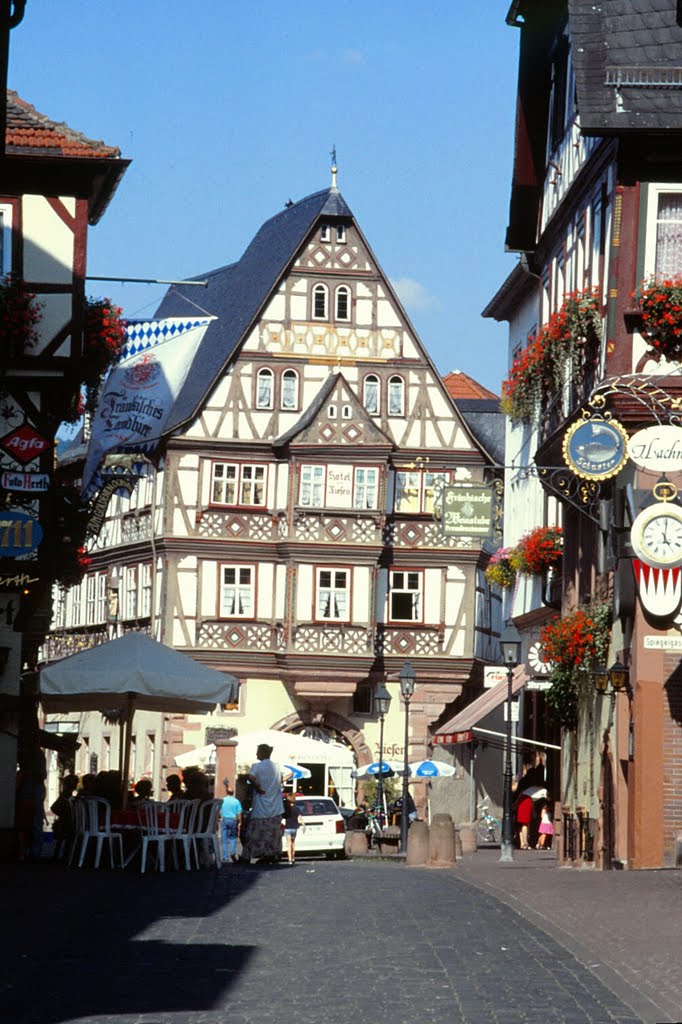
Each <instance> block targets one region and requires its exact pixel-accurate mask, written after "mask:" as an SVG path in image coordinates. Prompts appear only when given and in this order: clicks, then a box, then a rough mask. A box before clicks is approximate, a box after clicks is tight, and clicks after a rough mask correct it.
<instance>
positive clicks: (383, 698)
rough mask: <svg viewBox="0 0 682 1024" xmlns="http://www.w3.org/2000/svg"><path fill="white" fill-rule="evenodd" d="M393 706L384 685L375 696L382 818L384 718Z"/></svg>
mask: <svg viewBox="0 0 682 1024" xmlns="http://www.w3.org/2000/svg"><path fill="white" fill-rule="evenodd" d="M390 706H391V695H390V693H389V692H388V690H387V689H386V684H385V683H382V684H381V686H380V687H379V689H378V690H377V692H376V693H375V694H374V707H375V708H376V711H377V714H378V715H379V811H380V816H381V814H383V810H384V770H383V761H384V718H385V717H386V715H387V714H388V709H389V707H390Z"/></svg>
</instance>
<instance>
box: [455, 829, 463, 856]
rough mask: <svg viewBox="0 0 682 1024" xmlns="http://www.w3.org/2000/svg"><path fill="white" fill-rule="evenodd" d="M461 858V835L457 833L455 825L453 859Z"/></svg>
mask: <svg viewBox="0 0 682 1024" xmlns="http://www.w3.org/2000/svg"><path fill="white" fill-rule="evenodd" d="M461 859H462V837H461V836H460V834H459V829H458V828H457V827H455V860H461Z"/></svg>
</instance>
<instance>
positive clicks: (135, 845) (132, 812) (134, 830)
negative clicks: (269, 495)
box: [111, 807, 180, 868]
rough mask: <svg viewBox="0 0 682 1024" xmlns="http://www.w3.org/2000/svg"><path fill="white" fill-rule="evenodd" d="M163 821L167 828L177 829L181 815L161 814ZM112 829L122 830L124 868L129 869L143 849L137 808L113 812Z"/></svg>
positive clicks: (172, 812)
mask: <svg viewBox="0 0 682 1024" xmlns="http://www.w3.org/2000/svg"><path fill="white" fill-rule="evenodd" d="M161 820H162V823H163V825H164V826H165V827H166V828H170V829H176V828H177V827H178V825H179V824H180V815H179V814H178V813H177V812H175V811H171V812H170V814H167V815H165V814H163V809H162V813H161ZM111 827H112V828H116V829H120V830H121V832H122V835H123V848H124V849H123V866H124V867H126V868H127V867H128V865H129V864H130V863H131V861H132V860H134V858H135V857H136V855H137V854H138V853H139V852H140V850H141V849H142V833H143V831H144V828H143V826H142V825H141V823H140V819H139V816H138V811H137V808H135V807H128V808H127V809H126V810H125V811H123V810H118V811H116V810H112V812H111Z"/></svg>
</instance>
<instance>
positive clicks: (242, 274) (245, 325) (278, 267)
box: [155, 188, 352, 433]
mask: <svg viewBox="0 0 682 1024" xmlns="http://www.w3.org/2000/svg"><path fill="white" fill-rule="evenodd" d="M322 216H328V217H352V213H351V211H350V209H349V208H348V206H347V205H346V203H345V201H344V200H343V198H342V196H341V195H340V193H339V192H338V191H337V190H336V189H333V188H330V189H324V190H323V191H322V192H315V193H314V194H313V195H311V196H307V197H306V198H305V199H302V200H301V201H300V202H298V203H293V204H292V205H291V206H287V207H285V209H284V210H282V211H281V212H280V213H278V214H276V215H275V216H274V217H271V218H270V220H268V221H266V222H265V224H263V226H262V227H261V228H260V230H259V231H258V233H257V234H256V236H255V238H254V239H253V241H252V242H251V244H250V245H249V246H248V248H247V249H246V251H245V252H244V255H243V256H242V257H241V259H240V260H239V261H238V262H237V263H232V264H230V265H229V266H226V267H222V268H221V269H219V270H213V271H211V272H210V273H208V274H198V275H197V276H196V277H195V278H193V280H204V279H205V280H208V286H207V288H206V291H201V290H199V289H198V288H196V287H190V288H183V287H182V285H174V286H173V287H172V288H171V289H170V290H169V291H168V292H167V293H166V295H165V296H164V299H163V301H162V303H161V305H160V306H159V308H158V309H157V311H156V314H155V318H156V319H158V318H160V317H166V316H185V315H186V314H187V313H188V311H189V310H190V309H192V310H194V311H195V312H196V309H197V305H199V306H200V307H201V310H202V312H206V313H210V314H211V315H212V316H215V317H217V319H216V320H215V321H214V322H213V323H212V324H211V325H210V326H209V328H208V330H207V331H206V334H205V335H204V338H203V340H202V342H201V345H200V346H199V350H198V352H197V354H196V357H195V359H194V363H193V365H192V370H191V372H190V374H189V376H188V378H187V380H186V381H185V384H184V386H183V388H182V390H181V391H180V394H179V395H178V398H177V400H176V402H175V405H174V406H173V409H172V411H171V415H170V418H169V421H168V433H172V432H173V431H174V430H177V429H178V428H179V427H181V426H183V425H184V424H185V423H187V422H188V421H190V420H191V419H192V418H193V416H194V415H195V414H196V412H197V411H198V409H199V407H200V405H201V403H202V402H203V401H204V399H205V398H206V397H207V395H208V394H209V392H210V390H211V388H212V387H213V385H214V383H215V382H216V380H217V379H218V377H219V376H220V374H221V373H222V372H223V370H224V369H225V367H226V366H227V364H228V362H229V360H230V359H231V357H232V356H233V355H234V353H235V351H236V349H237V346H238V345H239V343H240V341H241V340H242V339H243V338H244V337H245V336H246V334H247V332H248V330H249V328H250V327H251V325H252V324H253V323H254V322H255V321H256V319H257V317H258V314H259V313H260V311H261V310H262V309H263V306H264V305H265V303H266V302H267V300H268V298H269V297H270V295H271V294H272V292H273V291H274V289H275V288H276V287H277V285H278V284H279V281H280V279H281V278H282V275H283V274H284V273H285V271H286V270H287V268H288V267H289V265H290V263H291V262H292V260H293V259H294V257H295V255H296V253H297V252H298V250H299V248H300V246H301V245H302V243H303V242H304V240H305V238H306V237H307V235H308V233H309V232H310V231H311V230H312V228H313V226H314V224H315V222H316V221H317V220H318V218H319V217H322Z"/></svg>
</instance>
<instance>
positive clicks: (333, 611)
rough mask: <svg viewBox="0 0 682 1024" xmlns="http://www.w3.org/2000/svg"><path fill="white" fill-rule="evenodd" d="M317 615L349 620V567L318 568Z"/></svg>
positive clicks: (322, 617)
mask: <svg viewBox="0 0 682 1024" xmlns="http://www.w3.org/2000/svg"><path fill="white" fill-rule="evenodd" d="M316 575H317V602H316V609H315V617H316V618H318V619H335V620H339V621H344V622H346V621H348V616H349V604H350V600H349V593H350V573H349V572H348V570H347V569H318V570H317V574H316Z"/></svg>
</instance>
